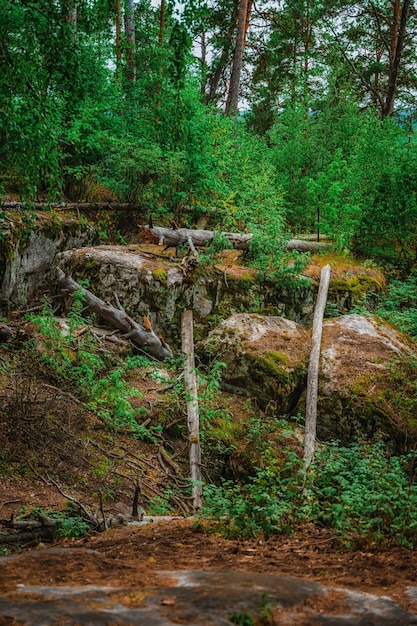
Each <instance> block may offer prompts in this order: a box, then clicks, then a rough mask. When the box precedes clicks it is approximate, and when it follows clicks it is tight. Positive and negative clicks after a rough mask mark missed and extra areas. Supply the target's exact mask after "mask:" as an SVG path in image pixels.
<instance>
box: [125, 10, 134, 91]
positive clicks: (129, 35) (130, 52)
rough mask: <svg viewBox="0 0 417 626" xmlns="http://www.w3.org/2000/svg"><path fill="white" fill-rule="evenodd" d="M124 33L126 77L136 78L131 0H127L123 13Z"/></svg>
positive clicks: (129, 78) (131, 79)
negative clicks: (124, 12)
mask: <svg viewBox="0 0 417 626" xmlns="http://www.w3.org/2000/svg"><path fill="white" fill-rule="evenodd" d="M125 34H126V46H127V52H126V61H127V79H128V80H130V81H135V80H136V63H135V52H136V43H135V15H134V3H133V0H127V5H126V14H125Z"/></svg>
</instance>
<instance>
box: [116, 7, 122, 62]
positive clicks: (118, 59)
mask: <svg viewBox="0 0 417 626" xmlns="http://www.w3.org/2000/svg"><path fill="white" fill-rule="evenodd" d="M121 63H122V7H121V3H120V0H116V66H117V69H118V70H119V69H120V66H121Z"/></svg>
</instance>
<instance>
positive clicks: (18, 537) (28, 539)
mask: <svg viewBox="0 0 417 626" xmlns="http://www.w3.org/2000/svg"><path fill="white" fill-rule="evenodd" d="M53 534H54V533H53V530H52V529H51V528H39V529H37V530H32V531H28V532H22V533H8V534H7V535H2V534H0V544H4V543H38V542H39V541H52V539H53Z"/></svg>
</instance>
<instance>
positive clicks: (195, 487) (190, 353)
mask: <svg viewBox="0 0 417 626" xmlns="http://www.w3.org/2000/svg"><path fill="white" fill-rule="evenodd" d="M181 341H182V352H183V354H184V384H185V393H186V398H187V417H188V438H189V442H190V448H189V455H190V474H191V481H192V494H193V511H194V513H197V512H198V511H199V510H200V509H201V507H202V503H203V489H202V483H201V448H200V423H199V412H198V396H197V378H196V373H195V359H194V337H193V312H192V311H190V310H187V311H184V312H183V314H182V318H181Z"/></svg>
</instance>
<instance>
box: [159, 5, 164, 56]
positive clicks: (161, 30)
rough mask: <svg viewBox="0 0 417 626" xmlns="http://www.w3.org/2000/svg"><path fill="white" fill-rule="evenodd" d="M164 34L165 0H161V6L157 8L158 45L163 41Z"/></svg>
mask: <svg viewBox="0 0 417 626" xmlns="http://www.w3.org/2000/svg"><path fill="white" fill-rule="evenodd" d="M164 34H165V0H161V7H160V9H159V35H158V43H159V45H160V46H162V44H163V43H164Z"/></svg>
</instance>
